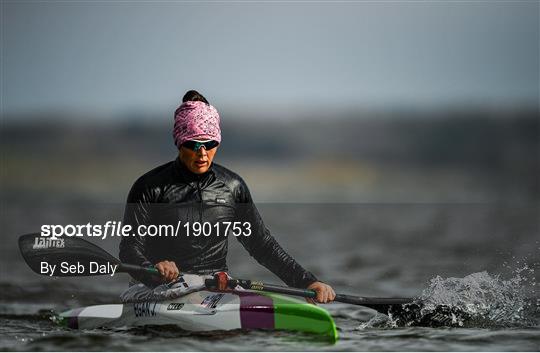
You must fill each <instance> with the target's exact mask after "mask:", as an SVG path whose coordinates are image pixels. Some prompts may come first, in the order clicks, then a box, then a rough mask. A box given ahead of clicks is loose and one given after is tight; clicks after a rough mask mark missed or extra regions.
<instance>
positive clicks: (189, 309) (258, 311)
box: [60, 290, 338, 342]
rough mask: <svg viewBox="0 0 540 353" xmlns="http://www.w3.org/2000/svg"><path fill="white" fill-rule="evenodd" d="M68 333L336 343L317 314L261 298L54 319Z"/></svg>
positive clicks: (201, 296) (201, 300)
mask: <svg viewBox="0 0 540 353" xmlns="http://www.w3.org/2000/svg"><path fill="white" fill-rule="evenodd" d="M60 323H61V324H62V325H64V326H67V327H69V328H73V329H93V328H101V327H102V328H118V327H137V326H147V325H176V326H178V327H180V328H181V329H183V330H187V331H213V330H234V329H268V330H286V331H299V332H306V333H312V334H317V335H320V336H324V337H326V338H327V339H329V340H330V341H332V342H335V341H337V338H338V335H337V330H336V325H335V323H334V320H333V319H332V317H331V316H330V314H329V313H328V312H327V311H326V310H325V309H323V308H321V307H318V306H315V305H312V304H307V303H306V302H305V301H303V300H299V299H296V298H292V297H289V296H285V295H278V294H270V293H266V292H249V291H245V292H244V291H235V292H213V291H206V290H205V291H200V292H195V293H191V294H188V295H185V296H183V297H180V298H177V299H171V300H165V301H159V302H155V301H154V302H153V301H148V302H140V303H124V304H108V305H95V306H89V307H83V308H77V309H72V310H68V311H66V312H63V313H61V314H60Z"/></svg>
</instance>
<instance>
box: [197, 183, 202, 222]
mask: <svg viewBox="0 0 540 353" xmlns="http://www.w3.org/2000/svg"><path fill="white" fill-rule="evenodd" d="M197 191H198V193H199V199H200V200H201V202H200V205H199V221H200V222H201V223H202V221H203V199H202V190H201V182H200V180H197Z"/></svg>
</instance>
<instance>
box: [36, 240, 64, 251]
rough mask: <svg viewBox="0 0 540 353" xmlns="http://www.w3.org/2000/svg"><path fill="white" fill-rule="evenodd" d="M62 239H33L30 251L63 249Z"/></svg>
mask: <svg viewBox="0 0 540 353" xmlns="http://www.w3.org/2000/svg"><path fill="white" fill-rule="evenodd" d="M64 247H65V244H64V239H52V238H42V237H38V238H35V241H34V245H32V249H50V248H64Z"/></svg>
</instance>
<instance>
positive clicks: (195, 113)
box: [173, 101, 221, 148]
mask: <svg viewBox="0 0 540 353" xmlns="http://www.w3.org/2000/svg"><path fill="white" fill-rule="evenodd" d="M219 121H220V119H219V113H218V111H217V110H216V108H214V107H213V106H211V105H210V104H206V103H204V102H200V101H188V102H184V103H182V104H181V105H180V106H179V107H178V109H176V111H175V112H174V130H173V137H174V143H175V144H176V147H178V148H180V146H181V145H182V144H183V143H184V142H186V141H189V140H215V141H217V142H221V129H220V127H219Z"/></svg>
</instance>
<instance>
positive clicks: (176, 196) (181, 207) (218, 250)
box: [120, 159, 317, 288]
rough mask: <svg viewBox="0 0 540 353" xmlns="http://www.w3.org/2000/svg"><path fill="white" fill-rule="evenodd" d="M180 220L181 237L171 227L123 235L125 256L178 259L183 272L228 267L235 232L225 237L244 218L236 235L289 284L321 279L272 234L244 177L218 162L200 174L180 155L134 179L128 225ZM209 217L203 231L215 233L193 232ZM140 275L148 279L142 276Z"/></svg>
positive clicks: (144, 261) (147, 260)
mask: <svg viewBox="0 0 540 353" xmlns="http://www.w3.org/2000/svg"><path fill="white" fill-rule="evenodd" d="M179 221H180V227H179V228H178V229H179V232H178V233H176V236H173V235H172V234H171V233H170V232H169V234H168V235H167V236H164V235H163V233H162V235H161V236H148V235H146V236H141V235H140V234H137V235H136V236H130V237H123V238H122V241H121V242H120V259H121V261H122V262H125V263H130V264H138V265H150V264H155V263H157V262H160V261H164V260H168V261H174V262H175V263H176V265H177V267H178V268H179V269H180V271H182V272H191V273H211V272H214V271H227V263H226V258H227V240H228V237H230V236H231V233H230V232H229V235H228V236H225V234H224V230H225V227H226V225H227V222H240V223H236V225H237V226H238V227H237V229H236V231H237V233H239V232H240V231H241V232H242V234H241V235H240V236H237V237H236V238H237V239H238V240H239V241H240V243H241V244H242V245H243V246H244V248H246V250H247V251H248V252H249V254H250V255H251V256H253V257H254V258H255V259H256V260H257V261H258V262H259V263H260V264H262V265H263V266H265V267H266V268H268V269H269V270H270V271H272V272H273V273H274V274H276V275H277V276H278V277H279V278H281V279H282V280H283V281H284V282H285V283H286V284H288V285H289V286H294V287H302V288H305V287H307V286H308V285H309V284H311V283H313V282H315V281H317V279H316V278H315V276H314V275H313V274H312V273H311V272H308V271H306V270H305V269H304V268H302V266H300V265H299V264H298V263H297V262H296V261H295V260H294V259H293V258H292V257H291V256H290V255H289V254H287V252H285V250H283V248H282V247H281V246H280V245H279V244H278V243H277V241H276V240H275V239H274V237H272V235H271V234H270V232H269V230H268V229H267V228H266V227H265V225H264V223H263V221H262V218H261V216H260V214H259V212H258V211H257V208H256V207H255V205H254V204H253V201H252V199H251V195H250V193H249V190H248V187H247V185H246V184H245V182H244V180H242V178H241V177H240V176H238V175H237V174H235V173H233V172H232V171H230V170H228V169H227V168H225V167H223V166H220V165H218V164H215V163H213V164H212V166H211V167H210V169H209V170H208V171H207V172H206V173H204V174H199V175H198V174H194V173H192V172H190V171H189V170H188V169H187V168H186V167H185V166H184V164H183V163H182V162H181V161H180V160H179V159H176V160H175V161H172V162H169V163H166V164H164V165H162V166H159V167H157V168H155V169H153V170H151V171H149V172H148V173H146V174H144V175H143V176H141V177H140V178H139V179H138V180H137V181H136V182H135V184H134V185H133V187H132V188H131V191H130V192H129V196H128V199H127V205H126V209H125V214H124V222H123V223H124V225H127V224H129V225H131V226H132V229H133V230H134V231H136V230H137V229H138V227H139V225H143V226H149V225H158V226H159V225H162V226H165V225H171V226H175V227H178V222H179ZM186 222H188V225H189V227H188V228H190V234H189V235H188V234H187V231H186V228H185V225H186ZM204 222H207V223H209V224H208V225H207V226H206V229H204V231H205V234H209V233H210V235H208V236H205V235H203V234H201V235H199V236H194V233H193V228H191V227H192V226H193V223H201V224H203V223H204ZM246 222H248V223H249V226H248V225H246ZM216 223H219V226H216ZM209 226H210V227H209ZM197 227H198V225H197ZM248 227H249V230H248ZM231 229H232V226H231ZM245 234H250V235H249V236H246V235H245ZM136 279H138V280H141V281H143V282H145V283H147V282H149V281H148V279H147V278H143V277H139V278H136Z"/></svg>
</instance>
